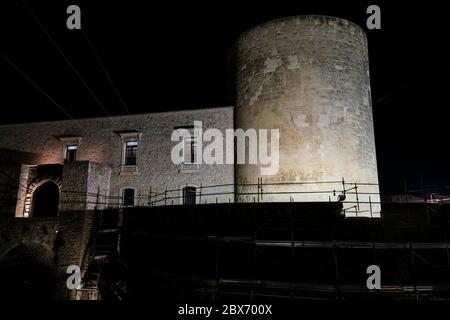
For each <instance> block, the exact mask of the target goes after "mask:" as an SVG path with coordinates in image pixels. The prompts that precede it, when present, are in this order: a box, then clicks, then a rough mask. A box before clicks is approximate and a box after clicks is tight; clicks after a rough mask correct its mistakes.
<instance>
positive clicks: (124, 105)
mask: <svg viewBox="0 0 450 320" xmlns="http://www.w3.org/2000/svg"><path fill="white" fill-rule="evenodd" d="M81 32H82V33H83V35H84V37H85V39H86V41H87V43H88V44H89V47H90V48H91V50H92V52H93V53H94V55H95V57H96V58H97V61H98V63H99V64H100V66H101V67H102V69H103V72H104V73H105V75H106V77H107V78H108V80H109V83H110V84H111V86H112V87H113V89H114V92H115V93H116V95H117V97H118V98H119V100H120V103H121V104H122V106H123V108H124V109H125V111H126V113H127V114H130V111H129V110H128V107H127V105H126V104H125V101H124V100H123V99H122V96H121V95H120V93H119V90H117V87H116V86H115V85H114V82H113V81H112V79H111V77H110V76H109V73H108V71H107V70H106V68H105V66H104V65H103V63H102V60H101V59H100V56H99V55H98V53H97V51H96V50H95V48H94V46H93V45H92V43H91V41H90V40H89V38H88V36H87V34H86V33H85V32H84V30H81Z"/></svg>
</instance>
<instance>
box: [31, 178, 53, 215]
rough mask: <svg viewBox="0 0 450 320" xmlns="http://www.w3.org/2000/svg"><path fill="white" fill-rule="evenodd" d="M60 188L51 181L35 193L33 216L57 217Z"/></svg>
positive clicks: (32, 208) (32, 207)
mask: <svg viewBox="0 0 450 320" xmlns="http://www.w3.org/2000/svg"><path fill="white" fill-rule="evenodd" d="M59 193H60V190H59V187H58V185H57V184H56V183H55V182H53V181H51V180H49V181H47V182H44V183H43V184H41V185H40V186H39V187H38V188H37V189H36V190H35V191H34V192H33V202H32V206H31V215H32V216H33V217H56V216H57V215H58V206H59Z"/></svg>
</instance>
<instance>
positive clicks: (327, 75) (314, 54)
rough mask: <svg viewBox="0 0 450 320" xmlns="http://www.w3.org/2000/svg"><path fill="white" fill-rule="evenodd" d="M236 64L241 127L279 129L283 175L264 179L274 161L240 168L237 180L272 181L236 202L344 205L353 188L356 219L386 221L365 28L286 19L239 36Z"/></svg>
mask: <svg viewBox="0 0 450 320" xmlns="http://www.w3.org/2000/svg"><path fill="white" fill-rule="evenodd" d="M230 67H231V68H230V69H231V72H232V75H233V78H234V79H233V82H234V85H235V87H234V95H235V97H234V98H235V128H236V129H238V128H242V129H243V130H244V131H245V130H247V129H256V130H258V129H268V131H269V132H270V129H279V168H278V171H277V172H276V173H274V174H272V175H262V174H261V172H262V171H261V168H265V167H268V165H267V164H261V163H260V162H258V164H256V165H255V164H248V162H246V164H241V165H239V164H238V165H236V168H235V181H236V184H238V185H242V184H257V183H258V178H262V181H263V184H264V185H263V187H262V189H263V190H262V191H261V187H257V186H248V185H247V186H240V187H239V186H238V187H237V189H236V192H237V196H236V197H237V200H238V201H255V200H256V197H257V200H258V201H280V202H284V201H337V200H338V199H340V200H342V198H343V197H342V195H343V193H344V192H343V190H344V189H345V191H346V192H345V201H346V202H347V203H346V204H345V205H344V208H347V209H348V210H347V213H348V214H350V213H351V212H353V213H354V214H359V215H360V216H361V215H370V211H372V215H373V216H378V215H377V212H379V205H377V204H376V202H379V195H378V185H375V184H378V174H377V164H376V154H375V141H374V128H373V119H372V106H371V92H370V79H369V61H368V49H367V38H366V35H365V33H364V31H363V30H362V29H361V28H360V27H359V26H358V25H356V24H354V23H352V22H349V21H347V20H343V19H340V18H335V17H328V16H294V17H287V18H282V19H277V20H274V21H270V22H267V23H264V24H262V25H259V26H256V27H254V28H252V29H250V30H248V31H247V32H245V33H243V34H242V35H241V36H240V37H239V38H238V39H237V41H236V42H235V44H234V46H233V48H232V50H231V52H230ZM258 139H261V136H259V137H258ZM267 140H268V141H269V142H270V141H271V137H270V134H269V135H268V137H267ZM247 148H248V147H247ZM250 149H251V148H250ZM268 150H269V151H268V153H269V155H270V143H269V146H268ZM247 156H248V154H247ZM246 160H247V161H248V157H247V158H246ZM343 178H344V181H345V184H344V185H343V183H342V182H341V181H342V179H343ZM305 182H308V183H306V184H303V183H305ZM355 182H356V183H357V188H356V189H355V187H354V183H355ZM362 183H366V184H364V185H363V184H362ZM322 191H323V193H322ZM333 191H334V192H333ZM356 193H358V195H356ZM340 195H341V196H340ZM339 196H340V197H339ZM369 197H370V199H369ZM353 202H354V203H353ZM369 202H371V203H369ZM350 207H353V209H354V211H353V209H352V208H350Z"/></svg>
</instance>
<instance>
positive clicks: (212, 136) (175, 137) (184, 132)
mask: <svg viewBox="0 0 450 320" xmlns="http://www.w3.org/2000/svg"><path fill="white" fill-rule="evenodd" d="M269 131H270V141H269ZM235 139H236V154H235ZM171 140H172V141H177V142H178V143H177V144H176V145H175V146H174V147H173V148H172V152H171V158H172V162H173V163H174V164H176V165H179V164H183V163H186V161H185V160H186V153H187V152H189V153H190V154H195V157H192V160H193V161H192V163H194V162H195V163H196V164H203V163H204V164H207V165H214V164H235V163H236V164H255V165H257V164H259V165H261V168H260V172H261V175H274V174H276V173H277V172H278V167H279V158H280V155H279V141H280V131H279V130H278V129H270V130H269V129H252V128H251V129H247V130H246V131H244V130H243V129H236V130H234V129H225V137H224V136H223V131H222V130H219V129H215V128H208V129H206V130H204V131H203V127H202V122H201V121H194V126H193V130H189V129H186V128H179V129H176V130H174V131H173V132H172V136H171ZM187 141H190V142H191V143H190V144H189V145H187ZM204 142H206V143H207V144H206V145H205V146H203V143H204ZM247 146H248V150H247V148H246V147H247ZM269 149H270V153H269ZM247 151H248V152H247ZM246 158H248V159H246Z"/></svg>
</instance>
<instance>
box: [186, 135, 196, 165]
mask: <svg viewBox="0 0 450 320" xmlns="http://www.w3.org/2000/svg"><path fill="white" fill-rule="evenodd" d="M184 163H185V164H195V163H197V143H196V141H195V138H194V137H190V138H188V139H186V141H185V143H184Z"/></svg>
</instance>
